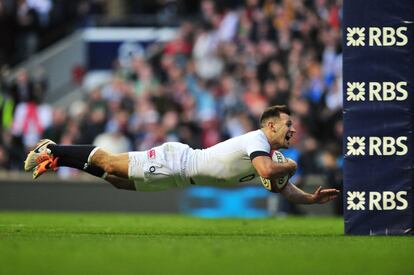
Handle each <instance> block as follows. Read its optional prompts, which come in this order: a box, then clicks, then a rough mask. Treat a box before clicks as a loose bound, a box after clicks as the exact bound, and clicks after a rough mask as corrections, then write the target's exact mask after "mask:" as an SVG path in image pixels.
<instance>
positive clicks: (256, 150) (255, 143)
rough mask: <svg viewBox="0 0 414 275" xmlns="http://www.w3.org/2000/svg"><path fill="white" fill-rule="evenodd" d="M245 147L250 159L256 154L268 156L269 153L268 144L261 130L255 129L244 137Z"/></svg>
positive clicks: (256, 155)
mask: <svg viewBox="0 0 414 275" xmlns="http://www.w3.org/2000/svg"><path fill="white" fill-rule="evenodd" d="M245 149H246V153H247V155H248V156H249V157H250V159H251V160H253V158H255V157H258V156H269V154H270V144H269V142H268V141H267V138H266V136H265V135H264V133H263V132H262V131H261V130H257V131H255V132H253V133H252V134H251V135H249V136H247V137H246V140H245Z"/></svg>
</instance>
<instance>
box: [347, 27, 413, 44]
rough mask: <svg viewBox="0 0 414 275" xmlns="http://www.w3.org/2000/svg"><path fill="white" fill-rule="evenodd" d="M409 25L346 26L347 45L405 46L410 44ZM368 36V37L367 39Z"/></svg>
mask: <svg viewBox="0 0 414 275" xmlns="http://www.w3.org/2000/svg"><path fill="white" fill-rule="evenodd" d="M407 30H408V28H407V27H398V28H394V27H369V28H367V29H366V28H363V27H348V28H346V32H347V33H346V41H347V42H346V45H347V46H348V47H349V46H352V47H360V46H365V44H367V45H368V46H379V47H389V46H399V47H401V46H405V45H407V44H408V36H407V35H406V32H407ZM366 36H367V37H368V38H367V39H366Z"/></svg>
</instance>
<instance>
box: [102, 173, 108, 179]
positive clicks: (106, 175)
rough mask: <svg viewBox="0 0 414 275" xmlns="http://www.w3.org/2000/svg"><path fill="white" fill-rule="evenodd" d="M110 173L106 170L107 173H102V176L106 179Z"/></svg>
mask: <svg viewBox="0 0 414 275" xmlns="http://www.w3.org/2000/svg"><path fill="white" fill-rule="evenodd" d="M108 175H109V174H108V173H107V172H105V173H103V175H102V177H101V178H103V179H104V180H106V178H107V177H108Z"/></svg>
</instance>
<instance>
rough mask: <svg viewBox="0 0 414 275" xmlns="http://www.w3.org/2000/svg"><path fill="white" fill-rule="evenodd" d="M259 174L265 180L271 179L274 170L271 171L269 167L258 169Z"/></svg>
mask: <svg viewBox="0 0 414 275" xmlns="http://www.w3.org/2000/svg"><path fill="white" fill-rule="evenodd" d="M257 173H258V174H259V176H261V177H263V178H265V179H270V178H272V176H273V173H272V169H269V168H267V167H263V168H261V169H258V170H257Z"/></svg>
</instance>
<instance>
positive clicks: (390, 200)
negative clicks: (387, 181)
mask: <svg viewBox="0 0 414 275" xmlns="http://www.w3.org/2000/svg"><path fill="white" fill-rule="evenodd" d="M406 197H407V191H399V192H396V193H395V192H392V191H382V192H376V191H372V192H363V191H348V192H347V210H354V211H359V210H369V211H374V210H379V211H387V210H405V209H407V208H408V201H407V199H406Z"/></svg>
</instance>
